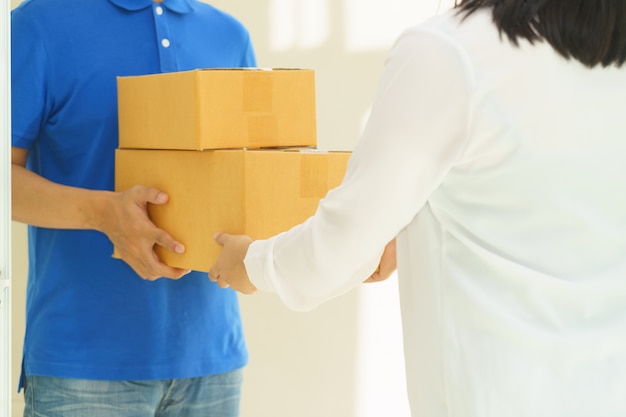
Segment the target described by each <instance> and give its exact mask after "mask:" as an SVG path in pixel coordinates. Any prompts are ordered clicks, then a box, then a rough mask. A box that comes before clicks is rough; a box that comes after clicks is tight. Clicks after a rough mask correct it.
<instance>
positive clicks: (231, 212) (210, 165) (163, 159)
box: [114, 69, 350, 271]
mask: <svg viewBox="0 0 626 417" xmlns="http://www.w3.org/2000/svg"><path fill="white" fill-rule="evenodd" d="M118 106H119V129H120V130H119V135H120V136H119V149H118V150H117V151H116V181H115V188H116V190H118V191H121V190H125V189H127V188H129V187H131V186H133V185H135V184H142V185H146V186H152V187H156V188H159V189H161V190H163V191H165V192H166V193H167V194H168V195H169V198H170V199H169V202H168V203H167V204H166V205H163V206H150V207H149V209H148V210H149V215H150V218H151V219H152V220H153V221H154V223H155V224H156V225H157V226H159V227H161V228H162V229H164V230H166V231H167V232H169V233H170V234H171V235H172V236H174V238H176V239H177V240H179V241H181V242H183V243H184V244H185V246H186V248H187V250H186V252H185V253H184V254H182V255H181V254H175V253H172V252H169V251H165V250H163V249H161V248H158V247H157V254H158V255H159V256H160V258H161V259H162V260H163V261H164V262H165V263H167V264H168V265H171V266H176V267H180V268H189V269H194V270H199V271H208V270H209V269H210V267H211V266H212V265H213V264H214V263H215V261H216V260H217V257H218V256H219V253H220V251H221V247H219V245H217V244H216V243H215V242H214V241H213V235H214V234H215V233H216V232H220V231H223V232H229V233H245V234H248V235H250V236H251V237H252V238H254V239H262V238H267V237H270V236H272V235H274V234H277V233H280V232H282V231H285V230H288V229H289V228H291V227H292V226H295V225H296V224H299V223H301V222H303V221H305V220H306V219H307V218H308V217H310V216H311V215H313V213H314V212H315V210H316V208H317V205H318V203H319V201H320V200H321V199H322V198H323V197H324V196H325V195H326V193H327V192H328V190H330V189H331V188H334V187H335V186H337V185H339V183H340V182H341V180H342V179H343V175H344V173H345V168H346V164H347V160H348V158H349V155H350V154H349V152H321V151H319V150H317V149H315V147H316V145H317V133H316V113H315V85H314V73H313V71H311V70H297V69H274V70H261V69H212V70H194V71H185V72H177V73H168V74H155V75H146V76H136V77H120V78H119V79H118ZM114 256H116V255H114Z"/></svg>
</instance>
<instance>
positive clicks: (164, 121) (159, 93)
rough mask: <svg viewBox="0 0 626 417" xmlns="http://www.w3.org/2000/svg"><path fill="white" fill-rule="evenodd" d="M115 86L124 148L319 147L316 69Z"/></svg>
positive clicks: (205, 74) (191, 75) (161, 78)
mask: <svg viewBox="0 0 626 417" xmlns="http://www.w3.org/2000/svg"><path fill="white" fill-rule="evenodd" d="M117 85H118V115H119V147H120V148H140V149H193V150H200V149H234V148H250V149H255V148H266V147H285V146H313V147H315V146H316V145H317V130H316V111H315V78H314V72H313V70H305V69H273V70H262V69H203V70H193V71H181V72H173V73H165V74H154V75H142V76H129V77H118V79H117Z"/></svg>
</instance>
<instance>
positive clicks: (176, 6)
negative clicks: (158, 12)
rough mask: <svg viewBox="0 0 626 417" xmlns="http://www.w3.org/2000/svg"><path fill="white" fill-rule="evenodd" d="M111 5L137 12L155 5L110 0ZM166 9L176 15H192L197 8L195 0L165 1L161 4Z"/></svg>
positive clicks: (148, 1) (143, 1) (141, 0)
mask: <svg viewBox="0 0 626 417" xmlns="http://www.w3.org/2000/svg"><path fill="white" fill-rule="evenodd" d="M110 1H111V3H113V4H115V5H116V6H118V7H121V8H122V9H126V10H129V11H137V10H141V9H145V8H147V7H150V6H152V5H153V4H154V1H153V0H110ZM160 4H161V5H162V6H163V7H165V8H166V9H169V10H171V11H173V12H176V13H182V14H184V13H190V12H193V11H194V10H195V8H196V5H195V4H194V1H193V0H164V1H163V2H161V3H160Z"/></svg>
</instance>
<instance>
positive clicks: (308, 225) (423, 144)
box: [245, 29, 471, 310]
mask: <svg viewBox="0 0 626 417" xmlns="http://www.w3.org/2000/svg"><path fill="white" fill-rule="evenodd" d="M470 93H471V81H470V75H469V71H468V65H467V60H466V58H465V55H464V54H463V51H462V50H460V48H459V47H458V46H456V45H454V44H453V43H452V42H450V41H448V40H447V39H445V38H444V37H442V36H440V35H438V34H435V33H432V32H428V31H424V30H420V29H413V30H410V31H407V32H405V33H404V34H403V35H402V36H401V37H400V38H399V39H398V41H397V42H396V44H395V45H394V47H393V48H392V50H391V53H390V54H389V57H388V59H387V62H386V65H385V70H384V73H383V76H382V79H381V82H380V86H379V90H378V93H377V96H376V99H375V101H374V105H373V108H372V112H371V114H370V118H369V120H368V123H367V125H366V128H365V130H364V133H363V135H362V137H361V139H360V141H359V143H358V144H357V146H356V147H355V149H354V152H353V154H352V156H351V158H350V160H349V162H348V168H347V172H346V176H345V178H344V181H343V182H342V184H341V185H340V186H339V187H337V188H335V189H333V190H331V191H330V192H329V193H328V194H327V196H326V198H324V199H323V200H322V201H321V202H320V205H319V207H318V210H317V212H316V214H315V215H314V216H313V217H311V218H310V219H309V220H307V221H306V222H305V223H303V224H301V225H298V226H296V227H294V228H292V229H291V230H289V231H287V232H284V233H282V234H279V235H277V236H274V237H273V238H270V239H268V240H262V241H255V242H253V243H252V245H251V246H250V248H249V250H248V253H247V255H246V258H245V266H246V270H247V271H248V275H249V277H250V279H251V281H252V283H253V284H254V285H255V286H256V287H257V288H258V289H259V290H260V291H274V292H277V293H278V295H279V297H280V298H281V299H282V301H283V302H284V303H285V304H286V305H287V306H288V307H289V308H291V309H294V310H309V309H312V308H314V307H316V306H317V305H319V304H320V303H322V302H324V301H327V300H328V299H330V298H333V297H335V296H338V295H340V294H343V293H345V292H347V291H348V290H350V289H351V288H353V287H355V286H357V285H359V284H360V283H362V282H363V281H364V280H365V279H367V277H369V276H370V275H371V274H372V273H373V272H374V270H375V269H376V267H377V265H378V263H379V261H380V256H381V254H382V251H383V249H384V246H385V245H386V243H387V242H389V241H390V240H391V239H393V238H394V237H395V236H396V235H397V233H398V232H399V231H401V230H402V229H403V228H404V227H406V226H407V225H408V224H409V223H410V222H411V221H412V219H413V218H414V217H415V215H416V214H417V213H418V211H419V210H420V209H421V207H422V206H423V205H424V204H425V203H426V201H427V199H428V197H429V195H430V194H431V193H432V192H433V190H434V189H435V188H437V187H438V185H439V184H440V183H441V181H442V179H443V177H444V176H445V175H446V173H447V172H448V171H449V170H450V168H451V167H452V166H453V164H454V163H455V161H456V160H457V158H459V155H460V154H461V153H462V151H463V148H464V146H465V141H466V136H467V123H468V113H469V106H470Z"/></svg>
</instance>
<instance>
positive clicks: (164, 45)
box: [161, 38, 170, 48]
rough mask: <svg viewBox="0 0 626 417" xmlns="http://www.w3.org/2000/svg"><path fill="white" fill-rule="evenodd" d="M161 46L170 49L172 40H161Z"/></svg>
mask: <svg viewBox="0 0 626 417" xmlns="http://www.w3.org/2000/svg"><path fill="white" fill-rule="evenodd" d="M161 46H163V47H164V48H169V47H170V40H169V39H167V38H166V39H161Z"/></svg>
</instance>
